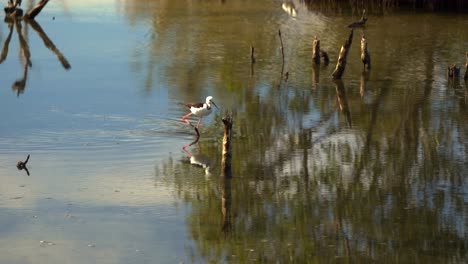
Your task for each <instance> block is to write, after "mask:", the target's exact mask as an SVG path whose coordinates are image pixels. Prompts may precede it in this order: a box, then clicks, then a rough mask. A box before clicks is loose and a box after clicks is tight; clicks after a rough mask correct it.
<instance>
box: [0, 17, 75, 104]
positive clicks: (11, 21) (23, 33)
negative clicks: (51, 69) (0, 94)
mask: <svg viewBox="0 0 468 264" xmlns="http://www.w3.org/2000/svg"><path fill="white" fill-rule="evenodd" d="M5 23H6V24H7V25H8V28H9V33H8V36H7V38H6V39H5V42H4V43H3V48H2V53H1V55H0V64H1V63H2V62H4V61H5V60H6V59H7V57H8V50H9V46H10V41H11V37H12V34H13V27H14V28H15V29H16V34H17V35H18V43H19V50H20V60H21V62H22V64H23V76H22V77H21V78H20V79H17V80H16V81H14V82H13V85H12V87H11V89H12V90H13V91H15V92H16V94H17V96H19V95H20V94H22V93H24V90H25V89H26V82H27V80H28V68H30V67H32V62H31V51H30V47H29V44H28V41H27V40H26V39H27V34H28V31H27V29H26V28H27V27H28V26H31V28H32V29H34V31H35V32H36V33H37V34H38V36H39V37H40V38H41V39H42V41H43V42H44V45H45V46H46V47H47V48H48V49H50V50H51V51H52V52H53V53H54V54H55V55H56V56H57V58H58V59H59V61H60V63H61V64H62V66H63V68H64V69H66V70H69V69H70V68H71V65H70V63H69V62H68V60H67V59H66V58H65V56H64V55H63V54H62V53H61V52H60V50H59V49H58V48H57V47H56V46H55V44H54V43H53V42H52V40H51V39H50V38H49V37H48V36H47V34H46V33H45V31H44V30H43V29H42V27H41V26H40V25H39V23H38V22H36V21H35V20H33V19H32V20H31V19H25V20H23V19H20V18H15V17H6V18H5ZM23 25H24V26H25V28H24V30H23V29H22V28H23Z"/></svg>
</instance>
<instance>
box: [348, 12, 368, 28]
mask: <svg viewBox="0 0 468 264" xmlns="http://www.w3.org/2000/svg"><path fill="white" fill-rule="evenodd" d="M366 22H367V17H366V10H365V9H364V10H363V11H362V16H361V19H360V20H359V21H356V22H353V23H351V24H349V25H348V27H349V28H358V27H364V26H365V25H366Z"/></svg>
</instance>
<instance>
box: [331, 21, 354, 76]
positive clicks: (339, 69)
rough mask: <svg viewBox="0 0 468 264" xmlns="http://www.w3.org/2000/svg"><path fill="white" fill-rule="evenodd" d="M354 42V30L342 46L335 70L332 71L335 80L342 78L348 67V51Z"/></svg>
mask: <svg viewBox="0 0 468 264" xmlns="http://www.w3.org/2000/svg"><path fill="white" fill-rule="evenodd" d="M352 42H353V30H352V29H351V32H350V33H349V37H348V39H347V40H346V42H345V44H344V45H343V46H341V50H340V55H339V56H338V62H337V63H336V67H335V71H333V73H332V77H333V80H339V79H341V76H342V75H343V73H344V71H345V68H346V57H347V56H348V51H349V49H350V47H351V43H352Z"/></svg>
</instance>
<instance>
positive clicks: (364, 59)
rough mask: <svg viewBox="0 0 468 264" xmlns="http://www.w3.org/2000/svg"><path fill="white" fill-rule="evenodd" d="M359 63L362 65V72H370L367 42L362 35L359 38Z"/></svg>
mask: <svg viewBox="0 0 468 264" xmlns="http://www.w3.org/2000/svg"><path fill="white" fill-rule="evenodd" d="M361 61H362V63H363V64H364V70H370V68H371V58H370V54H369V50H368V49H367V40H366V37H365V36H364V34H363V35H362V38H361Z"/></svg>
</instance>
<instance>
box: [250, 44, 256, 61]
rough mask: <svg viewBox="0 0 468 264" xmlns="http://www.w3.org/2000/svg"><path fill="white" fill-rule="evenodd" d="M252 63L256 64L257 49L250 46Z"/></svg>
mask: <svg viewBox="0 0 468 264" xmlns="http://www.w3.org/2000/svg"><path fill="white" fill-rule="evenodd" d="M250 63H251V64H255V48H254V46H250Z"/></svg>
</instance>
